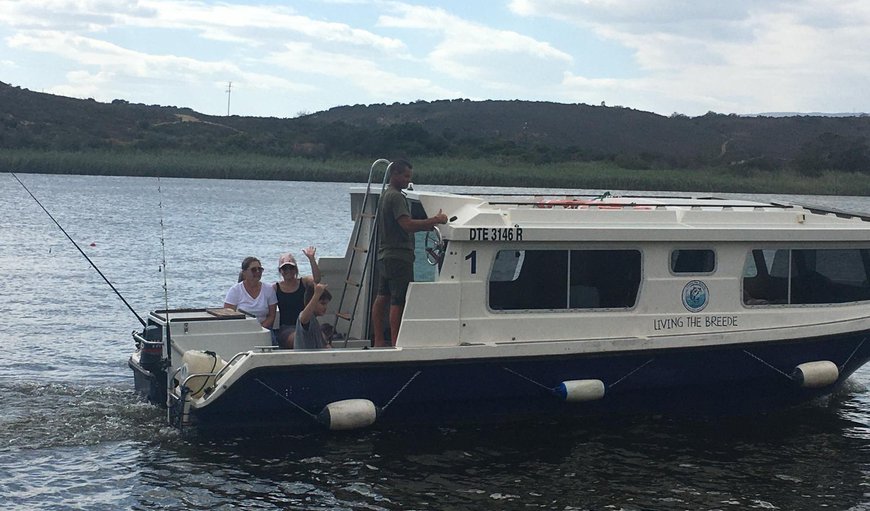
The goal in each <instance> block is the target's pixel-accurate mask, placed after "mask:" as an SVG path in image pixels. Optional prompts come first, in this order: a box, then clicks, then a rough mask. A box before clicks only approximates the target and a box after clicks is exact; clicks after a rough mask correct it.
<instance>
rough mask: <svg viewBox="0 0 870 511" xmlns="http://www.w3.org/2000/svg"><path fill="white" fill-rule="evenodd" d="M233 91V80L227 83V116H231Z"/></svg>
mask: <svg viewBox="0 0 870 511" xmlns="http://www.w3.org/2000/svg"><path fill="white" fill-rule="evenodd" d="M232 93H233V82H229V83H228V84H227V117H229V116H230V94H232Z"/></svg>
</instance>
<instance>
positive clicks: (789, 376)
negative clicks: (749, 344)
mask: <svg viewBox="0 0 870 511" xmlns="http://www.w3.org/2000/svg"><path fill="white" fill-rule="evenodd" d="M743 353H746V354H747V355H749V356H750V357H752V358H754V359H755V360H758V361H759V362H761V363H762V364H764V365H766V366H767V367H769V368H771V369H773V370H774V371H776V372H778V373H779V374H781V375H783V376H785V377H786V378H788V379H789V380H791V381H794V377H792V375H790V374H786V373H784V372H782V371H780V370H779V369H778V368H776V367H774V366H772V365H770V364H768V363H767V362H765V361H764V360H762V359H761V357H758V356H756V355H753V354H752V353H750V352H748V351H746V350H743Z"/></svg>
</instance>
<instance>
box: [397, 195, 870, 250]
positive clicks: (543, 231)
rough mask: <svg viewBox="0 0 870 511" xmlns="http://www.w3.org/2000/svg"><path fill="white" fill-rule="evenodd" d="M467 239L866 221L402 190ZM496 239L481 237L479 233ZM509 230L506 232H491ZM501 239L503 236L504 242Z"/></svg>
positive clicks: (686, 237)
mask: <svg viewBox="0 0 870 511" xmlns="http://www.w3.org/2000/svg"><path fill="white" fill-rule="evenodd" d="M406 195H407V196H408V198H409V199H410V200H412V201H419V202H420V203H421V204H422V205H423V207H424V209H425V210H426V212H427V214H429V215H432V214H434V213H436V212H437V211H438V210H439V209H440V210H442V211H443V212H444V213H445V214H446V215H447V217H448V218H449V219H450V221H449V223H448V224H447V225H446V226H441V227H440V229H441V232H442V234H443V235H444V237H445V238H446V239H451V240H469V241H514V240H516V233H517V232H518V231H517V229H520V230H521V233H522V238H521V241H523V242H528V241H561V240H565V241H569V240H588V241H607V240H610V241H657V240H658V241H665V240H669V241H686V242H692V241H738V240H746V241H822V240H824V241H837V240H842V241H849V242H853V241H868V242H870V216H866V215H861V214H857V213H849V212H843V211H836V210H828V209H823V208H818V207H812V206H802V205H798V204H790V203H784V202H762V201H752V200H743V199H724V198H718V197H698V196H664V197H661V196H659V197H656V196H640V195H624V196H613V195H609V194H605V195H604V196H598V197H596V196H589V195H565V194H474V195H472V194H458V193H441V192H427V191H416V190H407V191H406ZM484 229H486V230H489V231H490V233H491V234H493V233H494V234H495V235H496V239H495V240H493V239H491V237H489V236H487V238H488V239H482V237H481V234H482V232H483V231H482V230H484ZM493 229H495V230H499V229H501V230H505V229H511V230H513V232H510V231H502V232H498V231H493ZM504 236H507V238H505V237H504Z"/></svg>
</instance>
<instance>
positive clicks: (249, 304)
mask: <svg viewBox="0 0 870 511" xmlns="http://www.w3.org/2000/svg"><path fill="white" fill-rule="evenodd" d="M262 277H263V265H262V263H260V260H259V259H257V258H256V257H246V258H245V259H244V261H242V271H241V272H239V282H238V283H237V284H235V285H234V286H233V287H231V288H230V290H229V291H227V297H226V298H225V299H224V307H225V308H229V309H233V310H242V311H245V312H248V313H251V314H253V315H254V316H256V317H257V321H259V322H260V324H261V325H262V326H263V328H266V329H271V328H272V323H274V322H275V311H276V310H277V308H278V297H276V296H275V289H273V288H272V286H264V285H263V283H262V282H260V279H261V278H262Z"/></svg>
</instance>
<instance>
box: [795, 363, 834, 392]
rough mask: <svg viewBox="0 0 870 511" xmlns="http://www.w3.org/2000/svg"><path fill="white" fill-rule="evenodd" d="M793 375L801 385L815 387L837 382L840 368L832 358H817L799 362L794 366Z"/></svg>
mask: <svg viewBox="0 0 870 511" xmlns="http://www.w3.org/2000/svg"><path fill="white" fill-rule="evenodd" d="M791 377H792V378H794V380H795V381H796V382H797V383H798V385H800V386H801V387H806V388H810V389H815V388H819V387H827V386H828V385H830V384H832V383H834V382H836V381H837V379H838V378H839V377H840V370H839V369H838V368H837V364H835V363H833V362H831V361H830V360H817V361H815V362H806V363H803V364H799V365H798V366H797V367H795V368H794V372H793V373H792V375H791Z"/></svg>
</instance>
